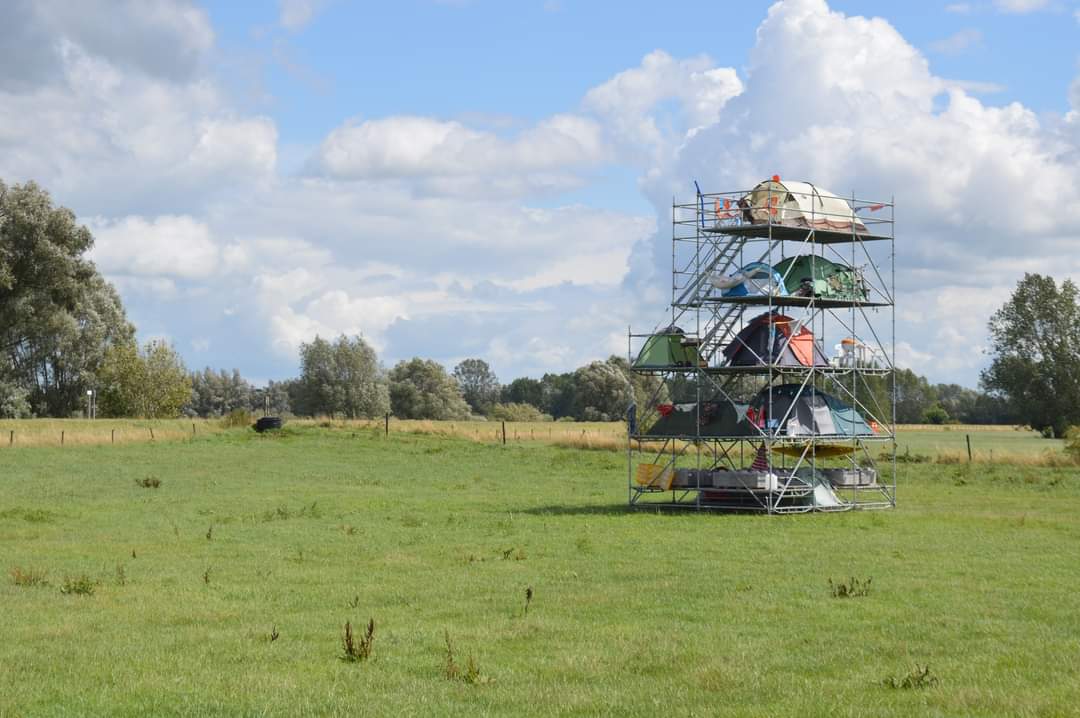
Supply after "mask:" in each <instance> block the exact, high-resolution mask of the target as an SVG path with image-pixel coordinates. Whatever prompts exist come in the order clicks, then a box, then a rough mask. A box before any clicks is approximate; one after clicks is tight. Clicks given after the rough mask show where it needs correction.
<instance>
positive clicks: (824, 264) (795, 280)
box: [775, 254, 866, 301]
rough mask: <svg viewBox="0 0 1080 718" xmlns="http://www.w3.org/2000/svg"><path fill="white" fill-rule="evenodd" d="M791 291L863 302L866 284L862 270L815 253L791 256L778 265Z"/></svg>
mask: <svg viewBox="0 0 1080 718" xmlns="http://www.w3.org/2000/svg"><path fill="white" fill-rule="evenodd" d="M775 269H776V271H777V272H780V275H781V276H783V278H784V286H785V287H787V290H788V294H793V295H797V296H811V295H812V296H815V297H822V298H824V299H842V300H846V301H862V300H864V299H866V284H865V283H864V282H863V278H862V272H860V271H858V270H855V269H852V268H851V267H848V266H846V265H843V264H838V263H837V262H833V261H830V260H828V259H825V258H824V257H819V256H816V255H812V254H800V255H797V256H795V257H788V258H787V259H784V260H781V261H780V262H778V263H777V264H776V265H775Z"/></svg>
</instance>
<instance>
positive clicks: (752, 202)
mask: <svg viewBox="0 0 1080 718" xmlns="http://www.w3.org/2000/svg"><path fill="white" fill-rule="evenodd" d="M739 204H740V205H741V206H744V207H745V206H746V205H747V204H749V208H748V209H746V210H745V211H744V216H745V215H749V217H748V219H749V220H750V221H751V222H752V223H754V224H766V223H769V222H771V223H772V224H785V225H790V226H796V227H807V228H810V227H813V228H814V229H828V230H838V231H852V230H853V231H855V232H864V233H865V232H866V225H865V224H863V223H862V220H860V219H859V218H858V217H856V216H855V212H854V211H853V210H852V209H851V205H850V204H848V202H847V200H845V199H843V198H842V197H838V196H837V195H835V194H833V193H832V192H829V191H828V190H826V189H822V188H820V187H815V186H814V185H812V184H810V183H809V182H781V181H780V178H779V177H773V179H771V180H766V181H765V182H761V183H759V184H758V185H757V186H756V187H754V189H752V190H750V194H749V195H747V196H746V197H743V199H742V200H741V201H740V202H739Z"/></svg>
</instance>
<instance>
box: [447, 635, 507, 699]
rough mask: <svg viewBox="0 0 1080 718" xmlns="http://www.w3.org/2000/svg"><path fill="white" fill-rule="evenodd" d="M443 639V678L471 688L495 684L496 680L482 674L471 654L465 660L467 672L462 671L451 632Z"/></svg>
mask: <svg viewBox="0 0 1080 718" xmlns="http://www.w3.org/2000/svg"><path fill="white" fill-rule="evenodd" d="M443 639H444V640H445V642H446V654H445V663H444V664H443V677H444V678H446V680H448V681H461V682H462V683H468V684H469V685H471V686H483V685H487V684H489V683H494V682H495V679H494V678H492V677H491V676H486V675H484V674H483V672H481V670H480V664H478V663H477V662H476V658H474V657H473V656H472V655H471V654H470V655H469V656H468V657H467V658H466V659H465V670H462V669H461V667H460V666H459V665H458V662H457V658H456V657H455V655H454V645H453V644H452V643H451V642H450V632H449V631H444V632H443Z"/></svg>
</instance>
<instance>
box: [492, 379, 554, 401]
mask: <svg viewBox="0 0 1080 718" xmlns="http://www.w3.org/2000/svg"><path fill="white" fill-rule="evenodd" d="M500 401H502V403H504V404H532V405H533V406H535V407H537V408H540V407H541V406H543V403H544V387H543V385H542V384H541V383H540V381H539V380H537V379H530V378H529V377H521V378H520V379H514V380H513V381H512V382H510V383H509V384H507V385H506V386H504V387H503V388H502V391H501V392H500Z"/></svg>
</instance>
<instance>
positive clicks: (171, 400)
mask: <svg viewBox="0 0 1080 718" xmlns="http://www.w3.org/2000/svg"><path fill="white" fill-rule="evenodd" d="M98 383H99V386H100V389H99V391H98V409H99V411H101V413H102V416H130V417H140V418H146V419H164V418H171V417H175V416H179V415H180V411H181V409H182V408H183V407H184V406H186V405H187V404H189V403H190V401H191V376H190V375H189V374H188V372H187V369H186V368H185V367H184V362H183V360H182V359H181V358H180V355H179V354H177V353H176V350H175V349H173V348H172V347H171V346H170V345H168V344H166V343H165V342H163V341H151V342H148V343H147V344H146V345H144V346H143V347H142V348H139V347H138V346H136V344H135V342H126V343H124V344H114V345H113V346H111V347H109V349H108V350H107V351H106V352H105V358H104V360H103V361H102V365H101V369H100V371H99V372H98Z"/></svg>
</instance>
